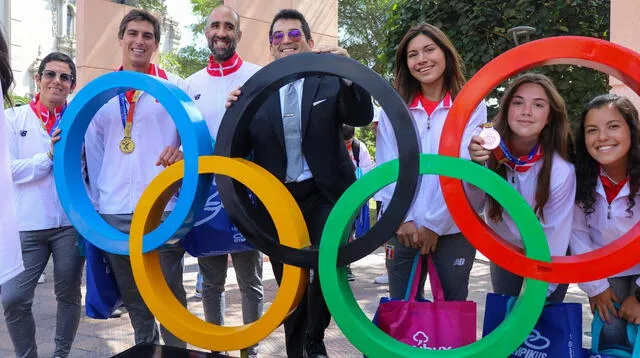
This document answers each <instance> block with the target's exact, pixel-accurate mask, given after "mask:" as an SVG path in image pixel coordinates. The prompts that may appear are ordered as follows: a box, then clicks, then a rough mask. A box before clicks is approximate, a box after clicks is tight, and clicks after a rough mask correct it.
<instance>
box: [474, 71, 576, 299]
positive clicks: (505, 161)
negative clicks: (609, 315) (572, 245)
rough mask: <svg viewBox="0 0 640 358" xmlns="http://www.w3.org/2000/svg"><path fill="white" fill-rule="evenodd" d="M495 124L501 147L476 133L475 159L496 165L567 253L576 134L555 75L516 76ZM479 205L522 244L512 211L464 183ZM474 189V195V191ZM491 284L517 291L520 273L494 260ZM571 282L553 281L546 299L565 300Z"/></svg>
mask: <svg viewBox="0 0 640 358" xmlns="http://www.w3.org/2000/svg"><path fill="white" fill-rule="evenodd" d="M494 127H495V129H496V130H497V131H498V133H499V134H500V137H501V142H500V146H499V147H498V148H496V149H494V150H493V151H490V150H487V149H485V148H484V147H483V146H482V145H483V144H484V140H483V139H482V138H481V137H480V136H473V137H472V138H471V142H470V143H469V147H468V148H469V152H470V153H471V160H473V161H474V162H476V163H479V164H482V165H484V164H485V163H486V165H487V167H488V168H489V169H492V170H494V171H495V172H496V173H498V174H499V175H500V176H502V177H503V178H505V179H506V180H507V181H509V183H511V185H513V187H514V188H515V189H516V190H517V191H518V192H519V193H520V194H521V195H522V196H523V197H524V198H525V200H526V201H527V202H528V203H529V205H531V207H532V209H533V210H534V212H535V213H536V214H537V216H538V218H539V220H540V222H541V224H543V228H544V231H545V234H546V237H547V241H548V242H549V248H550V250H551V255H553V256H565V255H566V253H567V248H568V246H569V237H570V235H571V225H567V224H566V223H567V222H570V221H571V218H572V215H573V201H574V198H575V192H576V179H575V175H574V167H573V165H572V164H571V163H570V151H571V148H572V139H571V134H570V132H569V119H568V115H567V109H566V106H565V103H564V100H563V99H562V97H561V96H560V94H559V93H558V91H557V89H556V88H555V86H554V85H553V83H552V82H551V80H550V79H549V78H548V77H546V76H544V75H541V74H535V73H526V74H523V75H521V76H518V77H517V78H516V79H515V80H513V82H512V83H511V84H510V85H509V86H508V87H507V89H506V90H505V92H504V95H503V96H502V99H501V101H500V111H499V112H498V115H497V116H496V119H495V121H494ZM465 189H466V191H467V194H468V195H470V197H471V198H472V199H471V201H472V202H473V203H474V206H476V208H478V209H480V208H484V217H485V221H486V222H487V225H488V226H489V227H491V228H492V229H493V230H494V231H495V232H496V233H497V234H498V235H500V236H501V237H502V238H504V239H505V240H507V241H509V242H511V243H513V244H515V245H517V246H519V247H522V246H523V245H522V240H521V238H520V233H519V232H518V230H517V228H516V226H515V224H514V222H513V220H512V219H511V217H510V216H507V215H503V211H504V210H503V208H502V207H501V206H500V204H498V202H497V201H496V200H495V199H493V198H491V197H487V196H486V195H485V194H484V193H482V192H479V191H478V189H476V188H474V187H472V186H470V185H465ZM470 193H472V194H470ZM491 284H492V285H493V290H494V291H495V292H496V293H499V294H504V295H509V296H518V295H519V294H520V289H521V288H522V277H520V276H517V275H515V274H512V273H510V272H509V271H507V270H505V269H503V268H501V267H499V266H498V265H496V264H494V263H491ZM566 292H567V285H549V292H548V293H547V294H548V300H549V301H552V302H562V301H563V300H564V296H565V294H566Z"/></svg>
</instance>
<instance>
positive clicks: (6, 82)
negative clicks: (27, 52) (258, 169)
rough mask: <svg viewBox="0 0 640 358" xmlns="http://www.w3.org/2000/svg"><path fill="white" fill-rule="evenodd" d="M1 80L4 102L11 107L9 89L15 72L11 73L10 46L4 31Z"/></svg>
mask: <svg viewBox="0 0 640 358" xmlns="http://www.w3.org/2000/svg"><path fill="white" fill-rule="evenodd" d="M0 80H1V82H2V95H3V96H4V100H5V102H7V103H8V104H9V105H12V101H11V96H10V95H9V87H11V85H12V84H13V71H11V65H9V46H8V45H7V40H6V39H5V38H4V34H3V33H2V31H0Z"/></svg>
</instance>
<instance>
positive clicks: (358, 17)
mask: <svg viewBox="0 0 640 358" xmlns="http://www.w3.org/2000/svg"><path fill="white" fill-rule="evenodd" d="M395 3H396V0H339V1H338V28H339V36H340V46H342V47H344V48H345V49H346V50H347V51H349V55H350V56H351V58H353V59H355V60H357V61H359V62H360V63H362V64H363V65H365V66H367V67H369V68H371V69H372V70H374V71H375V72H377V73H378V74H380V75H381V76H383V77H384V78H389V77H390V72H389V71H388V69H387V64H386V62H385V61H383V60H382V58H381V57H380V56H379V54H378V52H379V51H380V50H379V49H380V46H382V44H383V43H384V40H385V38H386V36H387V34H386V33H385V32H384V31H385V29H384V28H385V25H386V22H387V16H388V15H389V14H390V12H389V8H391V6H392V5H393V4H395ZM356 137H357V138H358V139H359V140H360V141H362V142H364V143H365V144H366V145H367V148H369V151H370V152H371V155H372V156H375V145H376V139H375V133H374V132H373V128H372V127H371V126H366V127H359V128H357V132H356Z"/></svg>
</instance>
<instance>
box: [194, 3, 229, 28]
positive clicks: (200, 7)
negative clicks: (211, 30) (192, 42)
mask: <svg viewBox="0 0 640 358" xmlns="http://www.w3.org/2000/svg"><path fill="white" fill-rule="evenodd" d="M222 4H223V1H222V0H191V9H192V10H193V14H194V15H196V16H198V17H200V19H201V20H200V22H198V23H196V24H193V25H191V31H193V33H194V34H201V33H202V31H203V30H204V25H205V22H206V21H207V16H209V13H210V12H211V10H213V8H215V7H217V6H220V5H222Z"/></svg>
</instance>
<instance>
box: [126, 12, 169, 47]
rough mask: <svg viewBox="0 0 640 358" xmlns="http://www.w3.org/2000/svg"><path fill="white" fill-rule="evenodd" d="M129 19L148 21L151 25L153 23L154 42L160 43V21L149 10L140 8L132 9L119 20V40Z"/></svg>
mask: <svg viewBox="0 0 640 358" xmlns="http://www.w3.org/2000/svg"><path fill="white" fill-rule="evenodd" d="M131 21H148V22H150V23H151V25H153V36H154V37H155V40H156V43H160V21H158V19H157V18H156V17H155V16H153V15H152V14H151V13H150V12H148V11H146V10H142V9H133V10H131V11H129V12H128V13H127V14H126V15H124V17H123V18H122V21H120V29H119V30H118V38H119V39H120V40H122V38H123V37H124V31H125V30H126V29H127V25H129V23H130V22H131Z"/></svg>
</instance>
